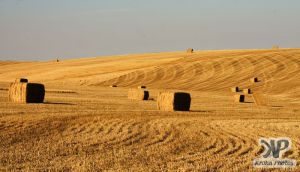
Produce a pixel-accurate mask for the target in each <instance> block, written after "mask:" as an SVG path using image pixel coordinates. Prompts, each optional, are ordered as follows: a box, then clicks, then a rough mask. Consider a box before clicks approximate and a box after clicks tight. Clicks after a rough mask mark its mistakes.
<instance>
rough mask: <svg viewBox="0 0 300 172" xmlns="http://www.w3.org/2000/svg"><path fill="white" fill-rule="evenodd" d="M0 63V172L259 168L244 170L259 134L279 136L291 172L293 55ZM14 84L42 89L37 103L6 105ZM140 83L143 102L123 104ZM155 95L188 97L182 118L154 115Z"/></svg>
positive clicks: (296, 57)
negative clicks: (286, 141)
mask: <svg viewBox="0 0 300 172" xmlns="http://www.w3.org/2000/svg"><path fill="white" fill-rule="evenodd" d="M0 66H1V67H0V171H6V170H22V171H32V170H37V171H39V170H41V171H46V170H60V171H101V170H111V171H128V170H130V171H167V170H169V171H248V170H249V171H264V170H263V169H255V168H253V166H252V163H253V160H254V158H257V157H258V156H259V155H260V154H261V153H262V151H263V149H262V147H261V146H260V145H259V143H258V139H259V138H261V137H267V138H270V137H289V138H290V139H291V141H292V149H291V150H290V151H288V152H286V153H285V154H284V157H288V158H290V159H295V160H296V161H297V166H296V168H295V171H299V170H300V167H299V163H300V49H270V50H232V51H231V50H228V51H194V53H193V54H190V55H189V56H187V55H186V52H185V51H182V52H172V53H153V54H140V55H127V56H114V57H95V58H82V59H72V60H61V61H60V62H59V63H57V62H56V61H53V60H52V61H48V62H18V63H16V62H1V63H0ZM22 77H26V78H27V79H28V80H29V81H30V82H31V81H32V82H35V83H43V84H44V85H45V89H46V95H45V100H44V103H43V104H16V103H11V102H8V87H9V84H10V83H11V82H14V81H15V79H16V78H22ZM253 77H257V78H259V82H255V83H253V82H251V81H250V79H251V78H253ZM111 85H117V86H118V87H116V88H111V87H110V86H111ZM140 85H146V86H147V90H148V91H149V93H150V98H149V99H150V100H147V101H130V100H128V98H127V94H128V90H129V89H132V88H137V87H138V86H140ZM237 86H238V87H239V88H241V89H245V88H249V89H251V91H253V93H254V94H255V98H256V100H255V101H257V102H264V103H263V104H258V103H257V104H256V103H255V102H254V99H253V97H252V96H251V95H245V96H246V97H245V103H235V101H234V95H235V94H238V93H233V92H232V91H231V90H230V89H231V88H232V87H237ZM161 91H176V92H188V93H190V94H191V107H190V111H189V112H167V111H159V110H157V103H156V98H157V97H156V96H157V94H158V92H161ZM269 170H270V171H280V169H269ZM269 170H268V171H269Z"/></svg>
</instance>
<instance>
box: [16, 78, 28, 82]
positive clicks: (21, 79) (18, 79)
mask: <svg viewBox="0 0 300 172" xmlns="http://www.w3.org/2000/svg"><path fill="white" fill-rule="evenodd" d="M15 82H24V83H28V79H25V78H17V79H16V81H15Z"/></svg>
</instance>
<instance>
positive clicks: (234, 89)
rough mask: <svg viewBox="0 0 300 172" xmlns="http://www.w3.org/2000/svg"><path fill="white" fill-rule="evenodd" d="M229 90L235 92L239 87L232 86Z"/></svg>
mask: <svg viewBox="0 0 300 172" xmlns="http://www.w3.org/2000/svg"><path fill="white" fill-rule="evenodd" d="M231 91H232V92H234V93H236V92H239V91H240V89H239V87H232V88H231Z"/></svg>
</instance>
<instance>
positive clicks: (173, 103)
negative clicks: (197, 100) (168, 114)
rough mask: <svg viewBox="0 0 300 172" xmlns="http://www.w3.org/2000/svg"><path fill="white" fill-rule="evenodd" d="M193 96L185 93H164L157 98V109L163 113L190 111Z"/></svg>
mask: <svg viewBox="0 0 300 172" xmlns="http://www.w3.org/2000/svg"><path fill="white" fill-rule="evenodd" d="M190 106H191V95H190V94H189V93H183V92H175V93H174V92H163V93H159V94H158V96H157V108H158V110H162V111H189V110H190Z"/></svg>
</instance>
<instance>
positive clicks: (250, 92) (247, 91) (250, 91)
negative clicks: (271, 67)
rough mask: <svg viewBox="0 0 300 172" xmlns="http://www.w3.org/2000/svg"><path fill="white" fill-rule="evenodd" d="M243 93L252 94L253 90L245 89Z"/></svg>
mask: <svg viewBox="0 0 300 172" xmlns="http://www.w3.org/2000/svg"><path fill="white" fill-rule="evenodd" d="M243 93H244V94H252V90H251V89H249V88H247V89H244V90H243Z"/></svg>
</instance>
